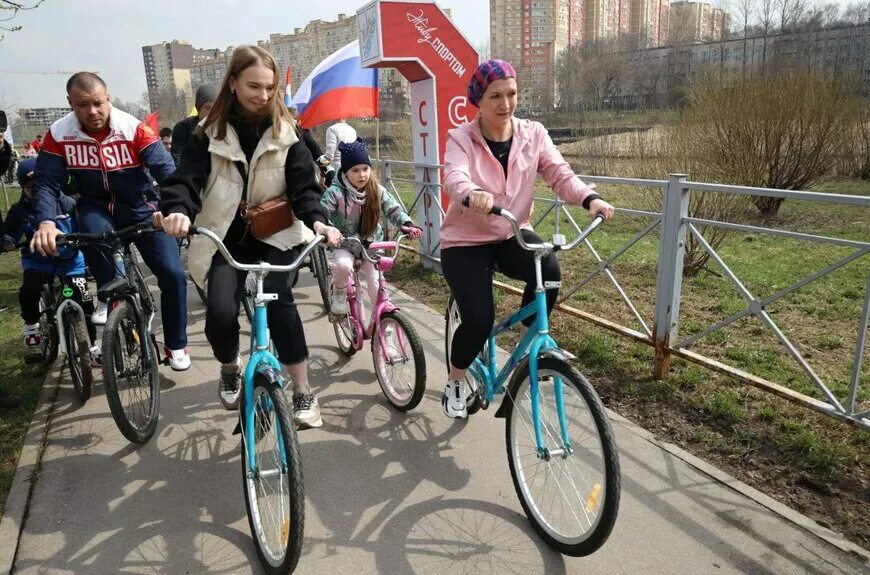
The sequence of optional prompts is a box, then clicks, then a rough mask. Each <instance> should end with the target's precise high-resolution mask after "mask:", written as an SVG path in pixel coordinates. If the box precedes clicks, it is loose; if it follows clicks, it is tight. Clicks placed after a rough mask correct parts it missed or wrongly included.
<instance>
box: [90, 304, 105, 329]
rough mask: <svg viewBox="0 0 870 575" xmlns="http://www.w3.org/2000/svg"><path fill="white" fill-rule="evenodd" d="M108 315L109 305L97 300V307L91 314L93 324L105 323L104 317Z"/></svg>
mask: <svg viewBox="0 0 870 575" xmlns="http://www.w3.org/2000/svg"><path fill="white" fill-rule="evenodd" d="M108 315H109V306H108V305H106V302H104V301H97V307H96V308H95V309H94V313H93V314H91V321H92V322H94V325H106V317H108Z"/></svg>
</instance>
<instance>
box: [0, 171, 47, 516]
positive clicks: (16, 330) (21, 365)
mask: <svg viewBox="0 0 870 575" xmlns="http://www.w3.org/2000/svg"><path fill="white" fill-rule="evenodd" d="M7 190H8V191H9V200H10V203H14V202H16V201H17V200H18V197H19V195H20V191H19V189H18V188H7ZM3 215H4V218H5V215H6V210H5V209H4V210H3ZM19 287H21V263H20V258H19V256H18V254H17V253H8V254H4V255H2V256H0V307H5V308H6V309H5V310H4V311H2V312H0V387H2V389H4V390H5V391H7V392H8V393H14V394H16V395H19V396H21V398H22V402H21V405H20V406H19V407H18V408H16V409H11V410H10V409H3V410H0V515H2V514H3V511H4V510H5V508H6V495H7V494H8V493H9V488H10V487H11V485H12V477H13V476H14V475H15V467H16V465H17V464H18V458H19V456H20V455H21V446H22V445H23V444H24V437H25V435H26V434H27V428H28V426H29V425H30V420H31V418H32V417H33V411H34V409H35V408H36V403H37V401H38V400H39V394H40V390H41V388H42V382H43V379H44V378H45V373H46V367H45V366H43V365H40V364H26V363H25V362H24V359H23V356H24V353H23V351H24V347H23V343H22V340H21V328H22V326H23V322H22V320H21V317H20V316H19V315H18V314H19V307H18V288H19Z"/></svg>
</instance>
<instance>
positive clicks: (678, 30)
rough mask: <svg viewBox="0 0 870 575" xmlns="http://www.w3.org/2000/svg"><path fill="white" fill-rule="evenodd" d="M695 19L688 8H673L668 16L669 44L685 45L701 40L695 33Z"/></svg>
mask: <svg viewBox="0 0 870 575" xmlns="http://www.w3.org/2000/svg"><path fill="white" fill-rule="evenodd" d="M694 23H695V19H694V18H692V15H691V14H690V13H689V11H688V10H671V12H670V14H669V16H668V45H670V46H683V45H685V44H691V43H692V42H695V41H697V40H699V39H700V38H697V37H696V35H695V26H694Z"/></svg>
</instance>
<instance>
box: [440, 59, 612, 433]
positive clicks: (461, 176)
mask: <svg viewBox="0 0 870 575" xmlns="http://www.w3.org/2000/svg"><path fill="white" fill-rule="evenodd" d="M468 100H469V101H470V102H471V103H472V104H474V105H476V106H479V107H480V113H479V114H478V117H477V119H476V120H475V121H473V122H470V123H468V124H465V125H463V126H460V127H458V128H455V129H453V130H451V131H450V132H449V134H448V135H447V150H446V153H445V167H444V173H445V178H444V187H445V189H446V191H447V193H448V194H449V196H450V207H449V208H448V210H447V215H446V216H445V218H444V223H443V225H442V227H441V267H442V270H443V272H444V278H445V279H446V280H447V283H448V284H449V285H450V289H451V290H452V292H453V296H454V297H455V298H456V303H457V305H458V306H459V311H460V313H461V314H462V324H461V325H460V326H459V328H458V329H457V330H456V333H455V335H454V336H453V344H452V345H451V350H452V351H451V357H450V364H451V366H450V374H449V376H448V380H447V385H446V387H445V389H444V397H442V399H441V404H442V406H443V408H444V413H445V414H446V415H447V417H452V418H464V417H467V416H468V412H467V410H466V402H467V396H468V390H467V389H466V384H465V370H466V369H467V368H468V366H469V365H471V362H472V361H473V360H474V358H475V357H476V356H477V354H479V353H480V351H481V350H482V349H483V346H484V344H485V343H486V339H487V337H488V336H489V333H490V331H491V330H492V325H493V322H494V321H495V309H494V304H493V297H492V275H493V272H494V270H495V269H498V270H499V271H500V272H502V273H503V274H505V275H506V276H508V277H511V278H514V279H519V280H523V281H525V282H526V289H525V292H524V294H523V302H522V305H523V306H525V305H526V304H528V303H529V302H531V301H532V300H534V298H535V266H534V255H533V254H532V252H527V251H525V250H523V249H522V248H520V246H519V245H518V244H517V242H516V241H515V240H514V239H513V232H512V228H511V227H510V224H509V223H508V222H506V221H505V220H503V219H501V218H498V217H491V216H489V215H488V214H489V211H490V209H491V208H492V206H493V205H498V206H501V207H503V208H506V209H508V210H510V212H511V213H512V214H514V216H516V218H517V221H519V222H520V224H521V227H522V228H523V238H524V239H525V240H526V242H529V243H539V242H541V238H540V237H539V236H538V235H537V234H535V232H534V231H533V230H532V226H531V224H530V223H529V216H530V215H531V212H532V201H533V195H534V191H535V177H536V176H537V175H538V174H540V176H541V177H542V178H543V179H544V181H545V182H546V183H547V185H548V186H550V188H552V189H553V191H554V192H556V195H558V196H559V197H560V198H561V199H562V200H564V201H566V202H568V203H571V204H577V205H582V206H583V207H584V208H586V209H587V210H589V212H590V215H591V216H593V217H594V216H595V215H596V214H598V213H600V214H602V215H603V216H604V217H605V218H606V219H609V218H610V217H611V216H612V215H613V206H611V205H610V204H608V203H607V202H605V201H604V200H602V199H601V198H600V197H599V196H598V195H597V194H595V192H594V191H593V190H592V186H587V185H586V184H584V183H583V182H582V181H580V179H578V178H577V176H576V175H574V172H573V171H572V170H571V167H570V166H569V165H568V163H567V162H566V161H565V160H564V158H562V155H561V154H560V153H559V150H557V149H556V146H555V145H554V144H553V141H552V140H551V139H550V136H549V134H548V133H547V130H546V128H544V126H542V125H541V124H540V123H538V122H533V121H530V120H520V119H517V118H514V110H515V109H516V106H517V81H516V73H515V72H514V69H513V66H511V65H510V63H508V62H505V61H503V60H496V59H493V60H488V61H486V62H484V63H483V64H481V65H480V66H479V67H478V68H477V71H476V72H475V73H474V75H473V76H472V78H471V82H470V83H469V85H468ZM466 198H468V207H464V206H463V205H462V202H463V200H464V199H466ZM541 270H542V273H543V280H544V282H558V281H559V280H560V278H561V275H560V272H559V260H558V259H557V258H556V256H555V255H553V254H550V255H549V256H547V257H546V258H544V259H543V260H542V266H541ZM557 296H558V289H557V288H553V289H550V290H549V291H548V292H547V310H548V312H549V311H552V309H553V305H554V304H555V302H556V298H557ZM533 321H534V317H531V318H529V319H527V320H525V322H524V324H525V326H526V328H527V327H528V326H529V325H531V324H532V323H533ZM524 329H525V328H524Z"/></svg>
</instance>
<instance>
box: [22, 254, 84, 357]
mask: <svg viewBox="0 0 870 575" xmlns="http://www.w3.org/2000/svg"><path fill="white" fill-rule="evenodd" d="M52 276H53V274H49V273H46V272H41V271H39V270H25V271H24V278H23V280H22V281H21V289H20V290H18V304H19V305H20V306H21V319H23V320H24V323H29V324H34V323H38V322H39V298H40V296H42V286H44V285H45V284H46V283H48V281H49V280H50V279H51V278H52ZM58 279H59V280H60V279H62V281H63V285H64V286H69V287H71V288H73V300H74V301H75V302H76V303H77V304H79V305H80V306H82V310H83V311H84V312H85V324H86V326H87V329H88V336H90V338H91V341H92V342H93V341H95V340H96V337H97V329H96V328H95V327H94V324H93V322H92V321H91V315H92V314H93V313H94V298H93V296H92V295H91V293H90V292H89V291H88V284H87V282H86V281H85V276H63V277H62V278H58ZM57 303H59V302H57Z"/></svg>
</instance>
